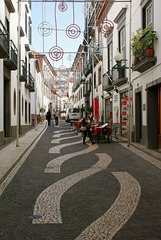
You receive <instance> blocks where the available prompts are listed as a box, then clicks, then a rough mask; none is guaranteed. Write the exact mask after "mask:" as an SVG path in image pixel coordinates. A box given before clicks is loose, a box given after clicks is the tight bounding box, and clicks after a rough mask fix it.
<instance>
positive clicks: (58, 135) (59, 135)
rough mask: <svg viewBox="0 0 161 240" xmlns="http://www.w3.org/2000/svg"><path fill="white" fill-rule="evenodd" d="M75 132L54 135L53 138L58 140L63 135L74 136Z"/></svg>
mask: <svg viewBox="0 0 161 240" xmlns="http://www.w3.org/2000/svg"><path fill="white" fill-rule="evenodd" d="M73 133H74V132H65V133H58V134H54V135H53V138H57V137H61V136H62V135H67V134H68V135H69V134H73Z"/></svg>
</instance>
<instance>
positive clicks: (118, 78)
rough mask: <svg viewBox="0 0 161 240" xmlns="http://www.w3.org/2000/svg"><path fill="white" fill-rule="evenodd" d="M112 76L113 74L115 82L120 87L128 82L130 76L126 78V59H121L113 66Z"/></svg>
mask: <svg viewBox="0 0 161 240" xmlns="http://www.w3.org/2000/svg"><path fill="white" fill-rule="evenodd" d="M112 72H113V74H112V76H113V83H114V85H117V86H118V87H119V86H121V85H123V84H125V83H127V80H128V78H126V66H125V60H123V59H122V60H121V61H120V62H119V63H118V64H116V65H114V66H113V67H112Z"/></svg>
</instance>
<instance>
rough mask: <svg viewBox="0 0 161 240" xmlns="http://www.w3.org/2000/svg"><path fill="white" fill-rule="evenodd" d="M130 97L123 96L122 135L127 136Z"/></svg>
mask: <svg viewBox="0 0 161 240" xmlns="http://www.w3.org/2000/svg"><path fill="white" fill-rule="evenodd" d="M128 109H129V99H128V98H122V135H124V136H127V130H128Z"/></svg>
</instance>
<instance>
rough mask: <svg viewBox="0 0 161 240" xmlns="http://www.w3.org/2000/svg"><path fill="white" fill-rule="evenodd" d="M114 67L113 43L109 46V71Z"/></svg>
mask: <svg viewBox="0 0 161 240" xmlns="http://www.w3.org/2000/svg"><path fill="white" fill-rule="evenodd" d="M112 67H113V44H112V42H111V43H109V44H108V70H111V69H112Z"/></svg>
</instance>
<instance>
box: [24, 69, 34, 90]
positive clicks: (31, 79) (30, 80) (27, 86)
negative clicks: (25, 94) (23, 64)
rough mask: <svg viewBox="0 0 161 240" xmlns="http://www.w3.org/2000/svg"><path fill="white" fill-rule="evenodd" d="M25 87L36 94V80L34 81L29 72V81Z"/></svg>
mask: <svg viewBox="0 0 161 240" xmlns="http://www.w3.org/2000/svg"><path fill="white" fill-rule="evenodd" d="M25 87H26V88H27V89H28V90H29V91H30V92H35V80H34V78H33V76H32V74H31V73H30V72H29V71H28V75H27V81H26V84H25Z"/></svg>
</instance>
